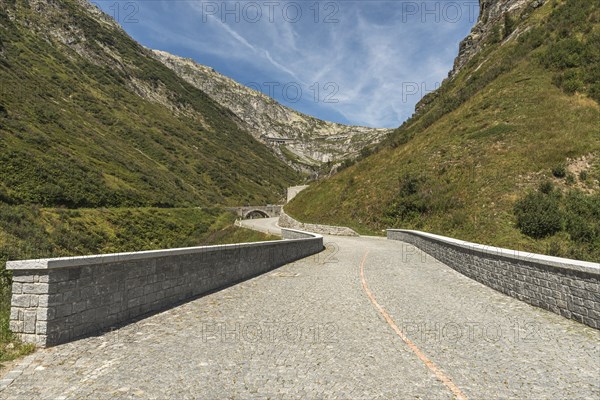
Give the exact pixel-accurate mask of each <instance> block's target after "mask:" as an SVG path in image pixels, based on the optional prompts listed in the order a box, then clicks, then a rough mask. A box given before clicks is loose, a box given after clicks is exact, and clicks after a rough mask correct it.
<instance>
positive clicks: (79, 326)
mask: <svg viewBox="0 0 600 400" xmlns="http://www.w3.org/2000/svg"><path fill="white" fill-rule="evenodd" d="M282 234H283V236H284V237H285V238H292V239H291V240H280V241H269V242H258V243H244V244H234V245H222V246H203V247H191V248H182V249H170V250H155V251H143V252H135V253H120V254H107V255H99V256H85V257H63V258H54V259H40V260H25V261H9V262H8V263H7V265H6V268H7V269H9V270H12V272H13V285H12V305H11V315H10V329H11V330H12V331H13V332H14V333H16V334H17V335H18V336H19V337H20V338H21V339H22V340H24V341H26V342H29V343H35V344H36V345H38V346H52V345H56V344H59V343H64V342H68V341H71V340H73V339H75V338H78V337H81V336H85V335H89V334H94V333H97V332H101V331H103V330H107V329H111V328H113V327H115V326H118V325H119V324H122V323H124V322H126V321H129V320H132V319H134V318H137V317H140V316H142V315H144V314H147V313H151V312H155V311H158V310H161V309H165V308H168V307H171V306H173V305H176V304H178V303H180V302H182V301H185V300H188V299H191V298H194V297H196V296H199V295H202V294H206V293H208V292H211V291H214V290H217V289H219V288H223V287H226V286H229V285H232V284H234V283H237V282H240V281H243V280H246V279H248V278H251V277H253V276H256V275H259V274H262V273H264V272H267V271H270V270H272V269H274V268H277V267H279V266H281V265H284V264H287V263H290V262H292V261H295V260H298V259H300V258H304V257H307V256H309V255H312V254H316V253H318V252H320V251H321V250H322V249H323V237H322V236H319V235H313V234H310V233H306V232H298V231H292V230H282Z"/></svg>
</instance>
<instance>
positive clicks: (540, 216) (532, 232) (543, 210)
mask: <svg viewBox="0 0 600 400" xmlns="http://www.w3.org/2000/svg"><path fill="white" fill-rule="evenodd" d="M514 211H515V215H516V217H517V227H518V228H519V229H520V230H521V232H523V233H524V234H525V235H527V236H530V237H532V238H536V239H540V238H544V237H547V236H551V235H553V234H555V233H556V232H558V231H560V230H561V229H562V223H563V216H562V212H561V210H560V203H559V196H558V195H555V194H545V193H541V192H532V193H529V194H528V195H526V196H525V197H524V198H522V199H521V200H519V201H518V202H517V204H516V205H515V210H514Z"/></svg>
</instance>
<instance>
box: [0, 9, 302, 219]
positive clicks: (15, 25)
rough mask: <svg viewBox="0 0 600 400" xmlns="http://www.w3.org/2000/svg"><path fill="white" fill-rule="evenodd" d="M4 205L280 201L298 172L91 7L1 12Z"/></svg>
mask: <svg viewBox="0 0 600 400" xmlns="http://www.w3.org/2000/svg"><path fill="white" fill-rule="evenodd" d="M0 165H1V166H2V168H0V201H3V202H5V203H11V204H40V205H44V206H49V207H52V206H65V207H71V208H73V207H100V206H109V207H116V206H119V207H121V206H126V207H131V206H159V207H174V206H189V205H199V206H209V205H213V204H232V205H233V204H245V203H255V204H264V203H276V202H278V201H280V200H281V198H283V195H284V190H285V187H286V186H288V185H289V184H290V183H293V182H296V181H297V179H298V178H299V177H298V175H297V174H296V173H295V172H293V171H292V170H291V169H290V168H289V167H287V166H286V165H285V164H284V163H283V162H281V161H280V160H278V159H277V158H276V157H275V156H274V155H273V154H272V153H271V152H270V151H269V150H268V149H267V148H266V147H265V146H264V145H262V144H260V143H258V142H257V141H256V140H255V139H253V138H252V137H251V135H250V134H248V133H247V132H246V131H244V130H241V129H240V128H239V127H238V126H237V124H236V121H235V117H234V116H233V115H232V114H231V112H229V111H227V110H225V109H224V108H222V107H221V106H219V105H217V104H216V103H215V102H214V101H212V100H211V99H210V98H209V97H208V96H207V95H205V94H204V93H203V92H202V91H200V90H198V89H196V88H194V87H192V86H191V85H190V84H188V83H187V82H185V81H184V80H183V79H180V78H179V77H177V76H176V75H175V73H174V72H172V71H171V70H170V69H168V68H167V67H165V66H164V65H162V63H160V62H159V61H157V60H155V59H154V58H153V57H152V56H151V55H150V53H149V52H148V51H147V50H146V49H144V48H142V47H141V46H140V45H139V44H138V43H136V42H135V41H133V40H132V39H131V38H130V37H128V36H127V34H126V33H125V32H124V31H123V30H122V29H121V28H119V27H118V25H116V23H114V21H112V20H110V19H109V18H108V17H106V16H105V15H103V14H101V13H100V12H99V11H98V10H96V9H95V8H93V7H92V6H91V5H89V4H88V3H87V2H85V1H77V0H60V1H53V2H45V1H38V2H35V3H33V2H28V1H21V0H13V1H4V2H2V4H1V6H0Z"/></svg>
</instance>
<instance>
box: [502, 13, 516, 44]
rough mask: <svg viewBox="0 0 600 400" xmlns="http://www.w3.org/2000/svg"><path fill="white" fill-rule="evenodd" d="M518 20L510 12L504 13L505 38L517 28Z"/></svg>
mask: <svg viewBox="0 0 600 400" xmlns="http://www.w3.org/2000/svg"><path fill="white" fill-rule="evenodd" d="M515 25H516V22H515V20H514V18H513V17H511V16H510V14H509V13H506V14H504V39H506V38H507V37H509V36H510V34H511V33H513V31H514V30H515Z"/></svg>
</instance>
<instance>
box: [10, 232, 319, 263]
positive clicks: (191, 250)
mask: <svg viewBox="0 0 600 400" xmlns="http://www.w3.org/2000/svg"><path fill="white" fill-rule="evenodd" d="M283 230H286V231H290V232H295V233H298V234H304V235H306V236H308V238H315V239H318V238H322V237H323V236H321V235H319V234H318V233H313V232H306V231H301V230H298V229H289V228H282V231H283ZM284 240H285V241H286V242H293V241H302V240H306V238H305V239H302V238H296V239H284ZM281 242H282V241H281V240H267V241H263V242H252V243H232V244H219V245H210V246H194V247H180V248H174V249H159V250H145V251H132V252H123V253H111V254H99V255H89V256H69V257H57V258H40V259H33V260H15V261H7V262H6V269H7V270H48V269H59V268H69V267H80V266H86V265H97V264H110V263H115V262H124V261H134V260H136V261H137V260H144V259H150V258H159V257H170V256H183V255H189V254H199V253H207V252H211V251H220V250H225V249H239V248H249V247H263V246H264V245H267V244H277V243H281Z"/></svg>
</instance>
